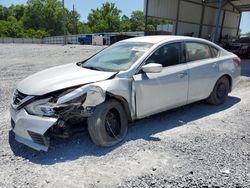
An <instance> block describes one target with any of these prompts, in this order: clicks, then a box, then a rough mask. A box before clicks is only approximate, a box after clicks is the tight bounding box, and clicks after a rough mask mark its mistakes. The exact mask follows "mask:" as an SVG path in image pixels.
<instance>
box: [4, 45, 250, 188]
mask: <svg viewBox="0 0 250 188" xmlns="http://www.w3.org/2000/svg"><path fill="white" fill-rule="evenodd" d="M102 48H103V47H97V46H73V45H67V46H57V45H31V44H27V45H24V44H0V99H1V100H0V118H1V119H0V146H1V147H0V187H1V188H2V187H8V188H9V187H53V188H54V187H60V188H61V187H235V188H236V187H250V61H249V60H243V62H242V68H243V71H242V75H243V76H242V78H241V82H240V84H239V85H238V87H237V88H236V89H235V90H234V91H233V92H232V93H231V94H230V97H229V98H228V100H227V102H226V103H225V104H223V105H220V106H210V105H207V104H205V103H203V102H197V103H194V104H191V105H187V106H184V107H181V108H178V109H174V110H171V111H167V112H164V113H161V114H158V115H155V116H152V117H149V118H145V119H143V120H139V121H137V122H135V123H132V124H131V126H130V128H129V132H128V136H127V137H126V139H125V141H124V142H123V143H121V144H119V145H117V146H114V147H111V148H101V147H98V146H95V145H94V144H93V143H92V142H91V140H90V138H89V135H88V133H87V132H84V133H81V134H77V135H74V136H73V137H72V138H70V139H66V140H60V139H58V140H54V142H53V143H52V145H51V148H50V150H49V152H47V153H46V152H36V151H34V150H32V149H30V148H28V147H26V146H24V145H22V144H19V143H17V142H16V141H15V140H14V136H13V134H12V132H10V121H9V119H10V116H9V112H8V108H9V103H10V97H11V93H12V92H13V88H14V87H15V85H16V84H17V83H18V82H19V81H20V80H22V79H23V78H25V77H27V76H28V75H30V74H32V73H34V72H37V71H40V70H43V69H45V68H48V67H51V66H55V65H59V64H65V63H72V62H74V61H79V60H82V59H85V58H87V57H89V56H90V55H92V54H93V53H95V52H97V51H99V50H101V49H102Z"/></svg>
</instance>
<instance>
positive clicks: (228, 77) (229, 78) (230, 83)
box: [218, 74, 232, 92]
mask: <svg viewBox="0 0 250 188" xmlns="http://www.w3.org/2000/svg"><path fill="white" fill-rule="evenodd" d="M222 77H226V78H227V79H228V81H229V91H230V92H231V91H232V77H231V76H230V75H228V74H224V75H223V76H221V77H220V78H222ZM220 78H219V79H220ZM219 79H218V80H219Z"/></svg>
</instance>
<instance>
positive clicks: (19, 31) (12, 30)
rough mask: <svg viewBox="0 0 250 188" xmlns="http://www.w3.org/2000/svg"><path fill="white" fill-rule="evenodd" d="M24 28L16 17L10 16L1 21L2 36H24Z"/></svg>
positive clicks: (0, 30)
mask: <svg viewBox="0 0 250 188" xmlns="http://www.w3.org/2000/svg"><path fill="white" fill-rule="evenodd" d="M23 35H24V33H23V28H22V26H21V24H20V23H19V22H18V21H17V20H16V18H15V17H13V16H9V17H8V18H7V21H5V20H1V21H0V36H1V37H23Z"/></svg>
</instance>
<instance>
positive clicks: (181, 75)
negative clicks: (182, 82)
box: [177, 71, 187, 78]
mask: <svg viewBox="0 0 250 188" xmlns="http://www.w3.org/2000/svg"><path fill="white" fill-rule="evenodd" d="M186 75H187V72H186V71H183V72H180V73H178V74H177V76H178V77H179V78H183V77H185V76H186Z"/></svg>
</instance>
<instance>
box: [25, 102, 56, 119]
mask: <svg viewBox="0 0 250 188" xmlns="http://www.w3.org/2000/svg"><path fill="white" fill-rule="evenodd" d="M50 99H51V98H47V99H41V100H37V101H35V102H32V103H30V104H29V105H27V106H26V107H25V109H26V110H27V112H28V113H29V114H32V115H38V116H54V115H55V111H54V110H53V108H52V106H51V104H50V103H49V101H50Z"/></svg>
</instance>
